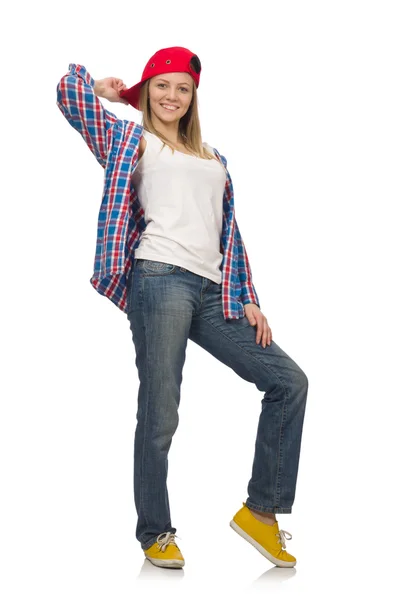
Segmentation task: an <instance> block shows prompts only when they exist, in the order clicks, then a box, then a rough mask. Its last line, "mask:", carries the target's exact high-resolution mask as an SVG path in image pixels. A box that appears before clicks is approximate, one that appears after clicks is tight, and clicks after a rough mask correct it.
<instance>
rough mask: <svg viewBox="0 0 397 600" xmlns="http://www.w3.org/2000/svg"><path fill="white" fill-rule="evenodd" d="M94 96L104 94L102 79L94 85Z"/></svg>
mask: <svg viewBox="0 0 397 600" xmlns="http://www.w3.org/2000/svg"><path fill="white" fill-rule="evenodd" d="M93 89H94V94H95V95H96V96H102V94H103V85H102V82H101V80H100V79H98V80H97V81H95V85H94V88H93Z"/></svg>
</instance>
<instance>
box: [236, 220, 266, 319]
mask: <svg viewBox="0 0 397 600" xmlns="http://www.w3.org/2000/svg"><path fill="white" fill-rule="evenodd" d="M234 221H235V232H236V240H237V247H238V276H239V279H240V283H241V301H242V303H243V304H249V303H253V304H256V305H257V306H258V307H259V308H260V304H259V298H258V294H257V293H256V290H255V286H254V284H253V282H252V272H251V267H250V264H249V260H248V255H247V251H246V249H245V245H244V242H243V238H242V237H241V233H240V230H239V227H238V224H237V221H236V218H235V219H234Z"/></svg>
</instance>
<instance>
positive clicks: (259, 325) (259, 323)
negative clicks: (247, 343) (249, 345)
mask: <svg viewBox="0 0 397 600" xmlns="http://www.w3.org/2000/svg"><path fill="white" fill-rule="evenodd" d="M262 335H263V321H262V320H260V321H258V320H257V325H256V343H257V344H259V343H260V341H261V338H262Z"/></svg>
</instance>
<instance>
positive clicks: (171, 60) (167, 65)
mask: <svg viewBox="0 0 397 600" xmlns="http://www.w3.org/2000/svg"><path fill="white" fill-rule="evenodd" d="M162 73H189V75H191V76H192V77H193V80H194V82H195V84H196V87H198V86H199V82H200V73H201V63H200V59H199V57H198V56H197V54H193V52H191V51H190V50H188V49H187V48H182V46H172V47H171V48H162V49H161V50H158V51H157V52H156V53H155V54H153V56H152V57H151V58H149V60H148V62H147V64H146V66H145V68H144V69H143V73H142V77H141V80H140V81H139V82H138V83H137V84H135V85H133V86H132V87H130V88H128V89H127V90H122V91H121V92H120V93H119V96H120V97H121V98H125V100H127V102H128V103H129V104H131V105H132V106H133V107H134V108H136V109H137V110H139V106H138V102H139V92H140V90H141V85H142V83H143V82H144V81H146V80H147V79H150V78H151V77H154V76H155V75H161V74H162Z"/></svg>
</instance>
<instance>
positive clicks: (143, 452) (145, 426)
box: [139, 279, 150, 523]
mask: <svg viewBox="0 0 397 600" xmlns="http://www.w3.org/2000/svg"><path fill="white" fill-rule="evenodd" d="M143 285H144V279H143V280H142V286H141V288H140V294H141V295H143ZM142 323H143V331H144V335H145V354H146V357H145V365H146V369H147V372H146V380H147V382H148V388H147V396H148V398H150V369H149V368H148V364H149V361H148V357H147V328H146V326H145V311H144V310H143V314H142ZM148 412H149V402H148V399H147V401H146V402H145V419H144V424H143V444H142V456H141V483H140V485H141V493H140V499H139V501H140V503H141V510H142V514H143V515H144V517H145V520H146V523H149V521H148V518H147V515H146V513H145V503H144V502H143V501H142V498H143V489H144V485H143V484H144V470H143V461H144V459H145V447H146V433H147V416H148Z"/></svg>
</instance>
